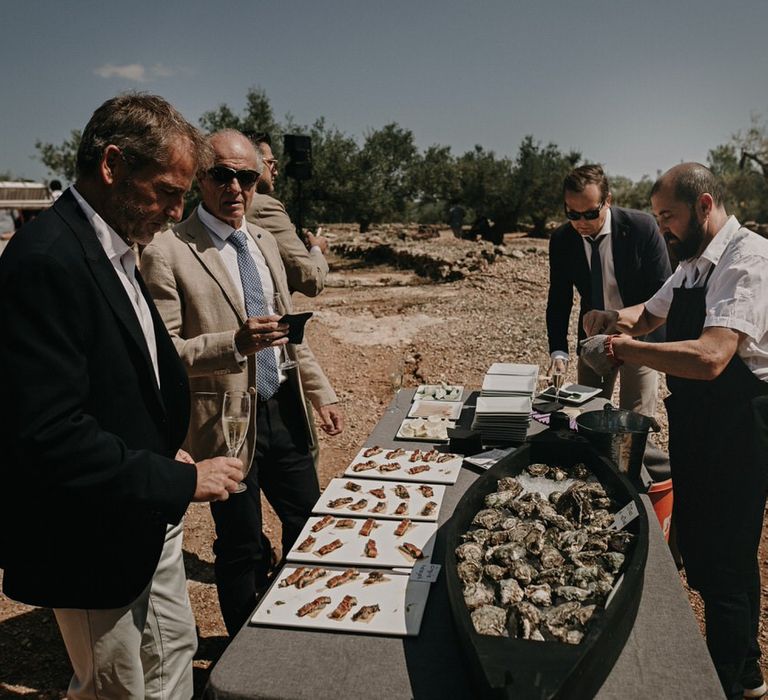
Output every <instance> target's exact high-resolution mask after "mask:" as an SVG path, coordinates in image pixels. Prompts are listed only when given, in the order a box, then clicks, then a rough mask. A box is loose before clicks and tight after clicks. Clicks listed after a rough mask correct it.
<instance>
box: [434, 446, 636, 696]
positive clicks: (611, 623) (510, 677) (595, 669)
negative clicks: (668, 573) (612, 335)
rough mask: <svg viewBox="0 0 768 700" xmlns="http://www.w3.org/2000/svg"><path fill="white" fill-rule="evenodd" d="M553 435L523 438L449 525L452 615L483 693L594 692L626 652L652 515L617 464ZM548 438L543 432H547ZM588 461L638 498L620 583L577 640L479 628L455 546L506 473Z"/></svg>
mask: <svg viewBox="0 0 768 700" xmlns="http://www.w3.org/2000/svg"><path fill="white" fill-rule="evenodd" d="M559 435H560V436H562V437H556V435H553V434H551V433H550V434H549V435H547V437H545V438H544V439H543V440H534V442H530V443H525V444H524V445H523V446H522V447H521V448H520V449H518V450H517V451H515V452H514V453H513V454H511V455H509V456H508V457H506V458H504V459H503V460H501V461H500V462H499V463H498V464H496V465H495V466H494V467H493V468H491V469H490V470H489V471H488V472H487V473H486V474H484V475H483V476H482V477H481V478H480V479H478V480H477V481H476V482H475V483H474V484H473V485H472V487H471V488H470V489H469V490H468V491H467V492H466V493H465V494H464V496H463V498H462V500H461V501H460V502H459V504H458V506H457V507H456V510H455V512H454V515H453V517H452V519H451V520H450V521H449V523H448V524H447V532H446V542H447V551H446V561H445V564H446V566H445V575H446V583H447V586H448V595H449V599H450V604H451V610H452V612H453V619H454V622H455V625H456V628H457V632H458V635H459V638H460V641H461V643H462V645H463V648H464V651H465V654H466V656H467V658H468V660H469V663H470V665H471V667H472V671H473V673H474V676H475V681H476V683H475V686H476V690H477V693H478V696H482V697H488V698H510V699H512V698H514V699H515V700H534V699H535V700H552V699H565V698H567V699H568V700H573V699H578V698H591V697H593V696H594V695H595V693H596V692H597V691H598V690H599V688H600V686H601V685H602V684H603V682H604V681H605V679H606V677H607V676H608V674H609V673H610V671H611V668H613V665H614V663H615V661H616V659H617V658H618V656H619V654H620V653H621V650H622V648H623V647H624V643H625V642H626V640H627V637H628V636H629V633H630V631H631V630H632V627H633V625H634V621H635V617H636V615H637V609H638V606H639V604H640V597H641V594H642V587H643V575H644V571H645V562H646V559H647V557H648V518H647V514H646V510H645V507H644V506H643V504H642V502H641V501H640V498H639V496H638V494H637V491H636V490H635V488H634V487H633V486H632V485H631V483H630V482H629V481H628V480H627V479H626V478H625V477H624V476H623V475H621V474H620V473H619V472H618V471H617V470H616V469H615V467H614V466H613V465H612V463H611V462H610V461H608V460H606V459H605V458H603V457H601V456H600V455H598V454H597V453H596V452H595V451H594V450H593V449H592V447H591V446H590V445H589V444H588V443H587V442H586V441H585V440H584V439H583V438H580V437H578V436H576V435H575V433H567V432H566V433H560V434H559ZM542 437H544V436H542ZM577 462H583V463H584V464H586V466H587V467H588V468H589V469H590V470H591V471H592V473H593V474H594V475H595V476H596V477H597V479H598V480H599V481H600V482H601V483H602V484H603V486H604V488H605V490H606V491H607V492H608V494H609V495H610V496H611V497H612V498H613V499H614V500H615V501H617V502H618V503H619V504H620V506H621V507H623V506H625V505H627V504H628V503H629V502H630V501H634V502H635V505H636V506H637V510H638V513H639V517H636V518H635V519H634V520H633V521H632V522H631V523H629V524H628V525H627V526H626V529H627V530H628V531H630V532H632V533H633V534H634V535H635V538H634V540H633V542H632V544H631V546H630V548H629V549H628V551H627V552H626V553H625V556H626V559H625V561H624V564H623V567H622V570H621V572H620V575H621V574H623V577H622V578H621V579H619V581H620V582H619V583H618V584H617V585H618V587H617V588H615V589H614V591H613V594H612V598H611V599H610V600H609V604H608V606H607V608H605V609H604V610H603V611H602V613H601V614H600V615H599V616H596V619H593V620H592V621H590V624H589V627H588V629H587V632H586V634H585V636H584V638H583V639H582V641H581V642H580V643H579V644H566V643H564V642H558V641H533V640H527V639H515V638H507V637H495V636H489V635H482V634H478V633H477V632H476V631H475V628H474V626H473V624H472V620H471V617H470V611H469V610H468V609H467V606H466V603H465V602H464V597H463V593H462V590H463V587H462V582H461V580H460V579H459V577H458V575H457V569H456V567H457V559H456V554H455V549H456V547H457V546H458V545H459V544H461V542H462V539H461V535H462V534H463V533H465V532H466V531H467V530H469V529H470V526H471V525H470V524H471V522H472V519H473V518H474V516H475V514H476V513H477V512H478V511H480V510H482V509H483V508H484V507H485V506H484V503H483V499H484V498H485V496H486V495H487V494H489V493H491V492H493V491H495V490H496V485H497V481H498V480H499V479H500V478H502V477H504V476H516V475H517V474H519V473H520V472H521V471H522V470H523V469H525V467H527V466H528V465H529V464H535V463H545V464H561V465H572V464H575V463H577Z"/></svg>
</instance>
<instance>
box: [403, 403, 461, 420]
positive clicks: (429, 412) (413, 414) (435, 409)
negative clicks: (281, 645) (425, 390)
mask: <svg viewBox="0 0 768 700" xmlns="http://www.w3.org/2000/svg"><path fill="white" fill-rule="evenodd" d="M463 405H464V404H463V403H461V401H433V400H432V399H429V400H427V399H416V401H414V402H413V403H412V404H411V410H410V411H408V417H409V418H427V417H428V416H440V418H447V419H448V420H458V419H459V417H460V416H461V408H462V406H463Z"/></svg>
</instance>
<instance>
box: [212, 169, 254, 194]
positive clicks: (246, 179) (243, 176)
mask: <svg viewBox="0 0 768 700" xmlns="http://www.w3.org/2000/svg"><path fill="white" fill-rule="evenodd" d="M208 177H210V178H211V180H213V181H214V182H215V183H216V184H217V185H228V184H229V183H230V182H232V178H236V179H237V181H238V182H239V183H240V187H242V188H243V189H244V190H247V189H248V188H249V187H253V186H254V185H255V184H256V180H258V179H259V173H257V172H256V171H255V170H233V169H232V168H228V167H227V166H226V165H216V166H214V167H213V168H211V169H210V170H208Z"/></svg>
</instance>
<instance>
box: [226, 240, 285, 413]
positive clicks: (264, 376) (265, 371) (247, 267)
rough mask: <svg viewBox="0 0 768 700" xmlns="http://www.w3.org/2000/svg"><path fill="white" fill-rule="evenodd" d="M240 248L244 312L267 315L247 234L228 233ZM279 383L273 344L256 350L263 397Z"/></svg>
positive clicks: (238, 259) (239, 263)
mask: <svg viewBox="0 0 768 700" xmlns="http://www.w3.org/2000/svg"><path fill="white" fill-rule="evenodd" d="M229 240H231V241H232V245H234V246H235V249H236V250H237V268H238V270H239V271H240V281H241V282H242V284H243V296H244V297H245V313H246V314H247V316H248V318H250V317H251V316H267V315H268V314H269V311H268V309H267V301H266V299H265V298H264V288H263V287H262V286H261V277H260V276H259V270H258V269H257V267H256V263H255V262H253V257H252V256H251V253H250V251H249V250H248V241H247V239H246V234H245V233H243V232H242V231H234V232H233V233H232V235H231V236H230V237H229ZM279 387H280V375H279V374H278V372H277V360H276V359H275V351H274V350H273V349H272V348H264V349H263V350H259V351H258V352H257V353H256V390H257V391H258V392H259V398H260V399H268V398H270V397H271V396H274V394H275V392H276V391H277V390H278V388H279Z"/></svg>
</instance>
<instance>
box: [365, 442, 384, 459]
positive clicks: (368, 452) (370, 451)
mask: <svg viewBox="0 0 768 700" xmlns="http://www.w3.org/2000/svg"><path fill="white" fill-rule="evenodd" d="M382 452H384V450H383V449H382V448H381V447H379V446H378V445H374V446H373V447H368V448H366V449H365V450H364V451H363V457H373V456H374V455H377V454H380V453H382Z"/></svg>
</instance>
